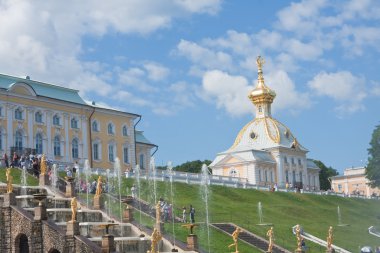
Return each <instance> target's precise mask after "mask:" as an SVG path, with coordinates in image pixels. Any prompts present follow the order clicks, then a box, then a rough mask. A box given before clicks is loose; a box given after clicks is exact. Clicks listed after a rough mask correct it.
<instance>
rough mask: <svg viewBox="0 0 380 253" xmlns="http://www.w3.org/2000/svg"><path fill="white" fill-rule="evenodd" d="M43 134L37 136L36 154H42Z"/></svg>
mask: <svg viewBox="0 0 380 253" xmlns="http://www.w3.org/2000/svg"><path fill="white" fill-rule="evenodd" d="M42 153H43V152H42V134H40V133H38V134H36V154H42Z"/></svg>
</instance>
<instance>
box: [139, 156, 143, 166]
mask: <svg viewBox="0 0 380 253" xmlns="http://www.w3.org/2000/svg"><path fill="white" fill-rule="evenodd" d="M139 164H140V168H141V169H144V154H140V163H139Z"/></svg>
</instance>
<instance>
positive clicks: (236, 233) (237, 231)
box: [228, 228, 241, 253]
mask: <svg viewBox="0 0 380 253" xmlns="http://www.w3.org/2000/svg"><path fill="white" fill-rule="evenodd" d="M240 232H241V229H240V228H236V229H235V231H234V232H233V233H232V239H233V240H234V243H231V244H230V245H228V248H231V247H233V246H235V252H234V253H239V250H238V238H239V234H240Z"/></svg>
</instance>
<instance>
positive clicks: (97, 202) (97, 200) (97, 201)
mask: <svg viewBox="0 0 380 253" xmlns="http://www.w3.org/2000/svg"><path fill="white" fill-rule="evenodd" d="M100 208H101V203H100V196H94V209H95V210H100Z"/></svg>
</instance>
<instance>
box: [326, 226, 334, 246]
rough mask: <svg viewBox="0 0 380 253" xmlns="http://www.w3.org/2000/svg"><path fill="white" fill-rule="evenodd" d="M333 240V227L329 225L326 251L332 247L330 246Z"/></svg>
mask: <svg viewBox="0 0 380 253" xmlns="http://www.w3.org/2000/svg"><path fill="white" fill-rule="evenodd" d="M333 240H334V235H333V227H331V226H330V228H329V235H328V236H327V250H328V251H331V250H332V249H333V247H332V244H333Z"/></svg>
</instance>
